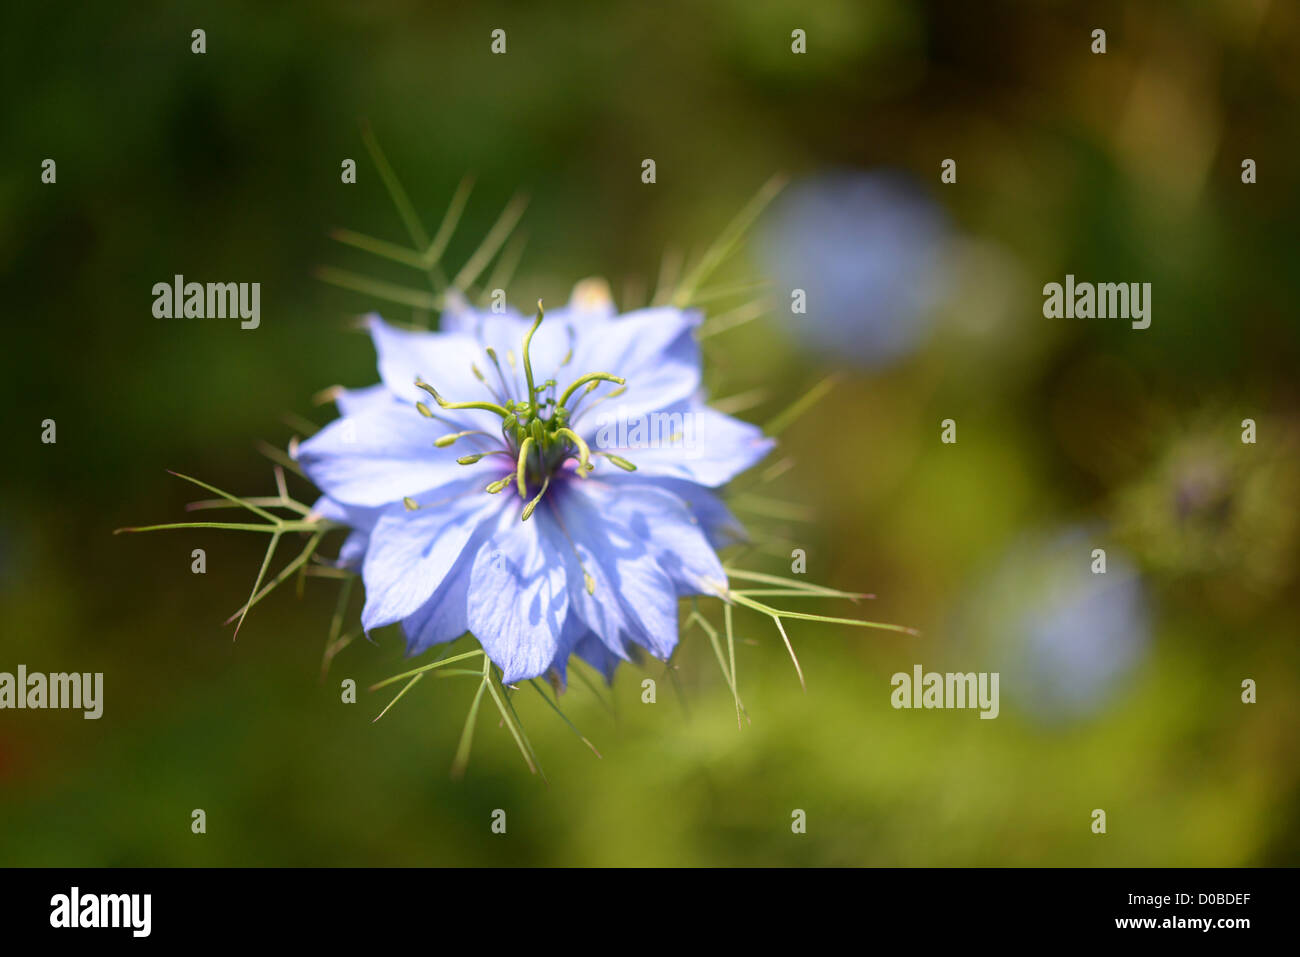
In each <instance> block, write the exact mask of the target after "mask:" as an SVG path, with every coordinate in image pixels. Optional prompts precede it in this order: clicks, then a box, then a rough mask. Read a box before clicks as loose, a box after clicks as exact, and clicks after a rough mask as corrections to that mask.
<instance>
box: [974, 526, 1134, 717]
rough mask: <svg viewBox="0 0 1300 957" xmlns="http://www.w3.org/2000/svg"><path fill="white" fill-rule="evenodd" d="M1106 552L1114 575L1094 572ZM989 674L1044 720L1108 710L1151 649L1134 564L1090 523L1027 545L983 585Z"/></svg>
mask: <svg viewBox="0 0 1300 957" xmlns="http://www.w3.org/2000/svg"><path fill="white" fill-rule="evenodd" d="M1094 548H1104V549H1105V552H1106V571H1105V573H1103V574H1095V573H1094V572H1093V570H1092V567H1093V563H1094V561H1095V559H1094V558H1093V555H1092V551H1093V549H1094ZM983 591H984V595H983V599H982V601H983V604H984V607H985V610H986V612H988V614H987V615H986V617H985V618H984V620H983V630H984V637H985V639H986V641H987V643H988V644H987V646H988V647H989V648H990V653H991V658H990V660H989V661H988V662H987V664H988V670H991V671H1000V672H1001V674H1002V678H1001V688H1002V693H1003V694H1004V695H1006V696H1007V698H1008V699H1009V700H1014V701H1015V702H1017V703H1019V704H1020V705H1022V706H1023V707H1024V708H1026V709H1027V710H1028V711H1030V712H1031V713H1033V714H1035V715H1037V716H1038V717H1040V718H1043V719H1055V720H1059V719H1065V718H1072V717H1081V716H1084V715H1086V714H1089V713H1092V712H1093V711H1095V710H1096V709H1097V708H1099V707H1101V706H1102V705H1103V704H1105V702H1106V701H1107V700H1108V699H1109V698H1110V696H1111V695H1112V694H1113V693H1114V692H1115V691H1116V689H1117V688H1118V686H1119V685H1120V684H1121V683H1122V682H1123V679H1124V678H1126V677H1127V676H1128V675H1130V674H1131V673H1132V672H1133V670H1134V668H1135V667H1136V666H1137V665H1138V664H1139V663H1140V662H1141V660H1142V659H1143V657H1144V656H1145V654H1146V650H1147V644H1148V635H1149V623H1148V611H1147V604H1146V598H1145V593H1144V589H1143V587H1142V582H1141V579H1140V578H1139V577H1138V574H1137V571H1136V569H1135V568H1134V566H1133V565H1132V564H1131V563H1130V562H1129V560H1128V559H1127V558H1126V557H1125V556H1124V555H1123V553H1122V552H1120V550H1119V549H1117V548H1115V547H1113V546H1112V545H1110V544H1108V543H1107V542H1106V541H1104V537H1103V536H1101V535H1099V534H1091V533H1089V531H1088V530H1087V529H1085V528H1071V529H1068V530H1066V531H1064V532H1061V533H1058V534H1057V535H1055V536H1054V537H1052V538H1050V539H1047V540H1040V541H1033V542H1028V543H1022V544H1021V545H1020V546H1018V547H1016V548H1014V549H1013V550H1012V551H1011V552H1010V553H1009V554H1008V556H1007V557H1006V559H1005V560H1004V561H1003V563H1002V565H1001V566H1000V568H999V569H998V571H997V572H996V574H995V575H994V577H993V579H992V581H990V582H988V583H986V584H985V585H984V586H983Z"/></svg>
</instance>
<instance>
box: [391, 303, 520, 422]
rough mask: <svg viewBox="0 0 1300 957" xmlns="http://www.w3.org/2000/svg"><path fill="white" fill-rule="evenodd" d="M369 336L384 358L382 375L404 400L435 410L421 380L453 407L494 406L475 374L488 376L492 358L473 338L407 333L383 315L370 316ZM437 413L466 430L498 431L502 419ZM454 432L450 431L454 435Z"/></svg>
mask: <svg viewBox="0 0 1300 957" xmlns="http://www.w3.org/2000/svg"><path fill="white" fill-rule="evenodd" d="M369 326H370V336H371V338H372V339H373V340H374V343H375V351H376V352H377V353H378V354H379V375H380V378H382V379H383V380H384V385H386V386H388V388H389V390H391V391H392V393H393V394H394V395H395V396H396V397H397V398H399V399H402V400H404V401H407V402H410V403H415V402H423V403H425V405H430V404H431V402H432V397H431V396H430V395H429V394H428V393H427V392H425V391H424V390H423V389H420V388H418V387H417V386H416V385H415V381H416V380H417V379H422V380H423V381H425V382H427V383H429V384H430V385H432V386H433V387H434V388H435V389H437V390H438V393H439V394H440V395H441V396H442V397H443V398H444V399H446V400H447V401H448V402H490V401H493V398H492V392H491V390H490V389H489V388H488V387H487V386H486V385H485V384H484V383H483V382H481V381H479V379H478V377H477V376H476V375H475V374H474V368H475V367H476V366H477V367H478V368H479V371H481V372H483V373H484V375H487V374H488V370H487V369H485V368H484V365H485V364H486V362H487V358H486V356H485V355H484V353H483V348H482V346H480V345H479V343H478V342H476V341H475V339H474V338H473V337H472V336H468V335H463V334H460V333H451V332H421V331H408V330H405V329H398V328H396V327H395V326H390V325H388V323H386V322H384V321H383V320H382V319H380V318H379V317H378V316H371V317H369ZM432 408H433V411H434V412H435V413H436V414H437V415H438V416H439V417H440V418H442V419H444V420H446V421H447V422H449V423H454V424H455V425H456V426H457V427H458V428H461V429H483V430H484V431H490V430H494V429H499V428H500V426H501V419H500V418H499V417H498V416H496V415H495V414H493V413H491V412H486V411H483V410H479V409H452V410H448V409H439V408H437V406H436V405H433V406H432ZM449 431H451V430H449Z"/></svg>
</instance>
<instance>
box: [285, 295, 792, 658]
mask: <svg viewBox="0 0 1300 957" xmlns="http://www.w3.org/2000/svg"><path fill="white" fill-rule="evenodd" d="M368 321H369V329H370V333H371V336H372V338H373V341H374V345H375V350H376V352H377V353H378V357H379V374H380V378H381V379H382V382H381V383H380V384H378V385H375V386H372V387H369V388H365V389H358V390H344V391H341V392H340V394H338V396H337V397H336V402H337V405H338V408H339V411H340V413H341V414H342V417H341V418H339V419H337V420H335V421H334V422H332V423H330V424H329V425H328V426H326V427H325V428H324V429H322V430H321V431H320V432H318V433H317V434H316V435H314V436H312V437H311V438H310V439H309V440H307V441H305V442H303V443H302V445H301V446H300V447H299V449H298V452H297V456H298V461H299V462H300V463H301V465H302V467H303V469H304V470H305V472H306V473H307V475H308V476H309V477H310V478H311V480H312V481H313V482H315V483H316V485H317V486H318V487H319V488H320V489H321V490H322V492H323V493H324V497H323V498H322V499H321V500H320V502H318V503H317V506H316V511H317V512H319V513H320V514H322V515H324V516H326V517H328V518H331V519H334V520H336V521H339V522H341V523H343V524H346V525H348V526H349V527H350V528H351V529H352V531H351V533H350V535H349V536H348V538H347V540H346V542H345V543H344V545H343V547H342V550H341V552H340V560H341V562H343V563H345V564H348V565H350V566H353V567H358V568H359V569H360V572H361V575H362V578H363V580H364V583H365V589H366V601H365V607H364V609H363V611H362V625H363V627H364V628H365V629H366V630H367V631H370V630H372V629H375V628H379V627H382V626H384V625H389V624H393V623H395V622H401V624H402V628H403V630H404V632H405V634H406V641H407V652H408V654H411V655H416V654H419V653H421V652H423V651H425V650H427V649H428V648H430V647H432V646H434V645H437V644H442V643H445V642H450V641H454V640H455V639H457V638H459V637H460V636H461V635H463V634H465V633H466V632H470V633H472V634H473V635H474V636H475V637H476V638H477V639H478V641H479V642H480V644H481V645H482V646H483V648H484V650H485V651H486V652H487V654H488V656H489V657H490V658H491V659H492V661H493V662H494V663H495V664H496V665H497V666H498V667H499V668H500V669H501V671H502V679H503V680H504V681H505V682H507V683H509V682H517V681H521V680H524V679H527V678H532V677H536V676H539V675H548V676H550V677H551V678H552V679H553V680H556V681H557V682H559V683H560V684H563V682H564V679H565V672H566V664H567V662H568V659H569V656H570V655H573V654H576V655H578V656H579V657H581V658H582V659H584V660H585V661H587V662H589V663H590V664H592V665H593V666H595V667H596V668H598V669H599V670H600V671H601V672H602V673H603V674H604V675H605V676H606V678H607V679H612V676H613V673H614V669H615V668H616V667H617V665H618V663H619V662H620V661H624V660H628V659H629V658H630V657H631V655H632V654H634V653H635V649H636V648H638V647H639V648H643V649H645V650H646V651H648V652H649V653H650V654H652V655H654V656H656V657H658V658H667V657H668V656H669V655H670V654H671V653H672V651H673V648H674V647H675V646H676V643H677V601H678V598H680V597H682V596H687V595H717V594H719V593H722V592H725V591H726V589H727V577H726V574H725V572H724V571H723V568H722V565H721V563H720V561H719V560H718V556H717V553H716V549H717V548H719V547H721V546H722V545H724V544H726V543H727V542H729V541H732V540H734V539H736V538H738V537H740V535H741V534H742V533H741V530H740V528H739V526H738V525H737V524H736V522H735V520H734V519H733V518H732V516H731V515H730V513H729V512H728V511H727V509H726V507H725V506H724V505H723V504H722V502H721V500H720V499H719V498H718V497H717V495H716V494H715V493H714V492H713V491H712V490H713V489H716V488H717V487H719V486H721V485H723V484H724V483H726V482H727V481H728V480H730V479H731V478H732V477H733V476H735V475H737V474H738V473H740V472H742V471H743V470H745V469H747V468H749V467H750V466H752V465H754V464H755V463H756V462H758V461H759V460H760V459H761V458H762V457H763V456H764V455H765V454H767V452H768V451H769V449H770V448H771V446H772V444H773V443H772V441H771V440H770V439H767V438H765V437H764V436H763V435H762V433H761V431H760V430H759V429H757V428H756V427H754V426H752V425H748V424H746V423H743V422H740V421H737V420H735V419H732V418H729V417H728V416H725V415H722V414H720V413H718V412H714V411H712V410H710V409H708V408H707V406H706V405H705V404H704V402H703V401H702V398H701V389H700V351H699V347H698V344H697V342H696V340H695V336H694V330H695V327H696V326H697V325H698V323H699V316H698V315H697V314H695V313H691V312H683V311H681V310H677V309H670V308H651V309H643V310H640V311H637V312H633V313H629V314H627V315H623V316H615V315H613V309H612V307H611V305H610V304H609V302H608V299H607V298H602V297H600V296H591V295H586V296H578V297H576V298H575V300H574V301H573V302H571V303H570V304H569V305H568V306H567V307H565V308H563V309H560V310H554V311H552V312H550V313H549V314H548V315H547V316H546V321H545V322H543V321H542V312H541V310H540V304H539V311H538V316H537V318H536V320H533V321H532V322H531V323H530V321H529V320H528V319H526V318H524V317H522V316H520V315H518V314H516V313H508V314H493V313H483V312H477V311H474V310H471V309H469V308H467V307H465V306H463V305H459V306H454V307H452V308H450V309H449V310H448V311H447V312H445V313H444V315H443V331H441V332H420V331H406V330H402V329H399V328H396V327H394V326H392V325H389V324H387V323H385V322H384V321H383V320H382V319H380V318H379V317H378V316H371V317H370V318H369V320H368ZM612 421H616V423H617V425H618V426H619V427H618V428H610V427H609V426H610V424H611V422H612ZM646 423H651V424H655V423H659V424H662V423H671V424H673V427H675V428H676V430H677V431H676V432H675V433H674V434H671V435H668V436H667V437H666V438H665V437H664V436H663V435H662V434H655V430H654V429H649V430H647V429H645V428H639V426H644V425H645V424H646ZM629 424H630V426H631V427H629ZM684 433H685V434H688V435H689V438H690V441H682V440H681V437H682V434H684Z"/></svg>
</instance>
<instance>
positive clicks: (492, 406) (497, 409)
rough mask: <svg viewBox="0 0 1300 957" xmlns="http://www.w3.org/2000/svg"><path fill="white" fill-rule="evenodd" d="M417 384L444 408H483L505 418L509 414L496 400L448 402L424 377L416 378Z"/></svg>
mask: <svg viewBox="0 0 1300 957" xmlns="http://www.w3.org/2000/svg"><path fill="white" fill-rule="evenodd" d="M415 384H416V386H417V387H418V388H421V389H423V390H424V391H425V392H427V393H429V395H431V396H433V401H434V402H437V403H438V405H439V406H441V407H442V408H444V409H482V410H483V411H484V412H493V413H495V414H497V415H499V416H501V418H503V419H504V418H505V417H506V416H507V415H509V413H508V412H506V410H505V409H504V408H502V407H501V406H499V405H497V404H496V403H495V402H448V401H447V400H446V399H444V398H443V397H442V396H440V395H439V394H438V390H437V389H435V388H434V387H433V386H431V385H429V383H427V382H425V381H424V380H423V379H416V380H415Z"/></svg>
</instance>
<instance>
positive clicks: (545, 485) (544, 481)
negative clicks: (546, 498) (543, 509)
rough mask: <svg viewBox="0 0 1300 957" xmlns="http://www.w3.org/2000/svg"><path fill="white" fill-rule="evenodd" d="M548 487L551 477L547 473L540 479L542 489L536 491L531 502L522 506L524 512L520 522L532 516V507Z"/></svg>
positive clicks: (535, 505) (533, 507)
mask: <svg viewBox="0 0 1300 957" xmlns="http://www.w3.org/2000/svg"><path fill="white" fill-rule="evenodd" d="M550 487H551V477H550V476H549V475H548V476H546V478H544V479H542V490H541V491H540V492H538V493H537V496H536V497H535V498H534V499H533V500H532V501H531V502H529V503H528V504H527V505H525V506H524V514H523V517H522V518H521V519H520V521H521V522H526V521H528V520H529V519H530V518H532V517H533V509H535V508H537V503H538V502H540V501H541V500H542V496H543V495H545V494H546V490H547V489H548V488H550Z"/></svg>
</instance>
